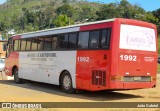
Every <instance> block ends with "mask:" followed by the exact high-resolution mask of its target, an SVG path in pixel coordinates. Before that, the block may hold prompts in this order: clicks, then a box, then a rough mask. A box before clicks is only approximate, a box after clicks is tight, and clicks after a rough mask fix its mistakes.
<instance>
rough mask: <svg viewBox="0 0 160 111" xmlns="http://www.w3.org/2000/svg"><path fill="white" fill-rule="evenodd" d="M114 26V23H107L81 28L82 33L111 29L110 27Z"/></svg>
mask: <svg viewBox="0 0 160 111" xmlns="http://www.w3.org/2000/svg"><path fill="white" fill-rule="evenodd" d="M112 25H113V22H106V23H100V24H93V25H86V26H81V27H80V31H87V30H96V29H103V28H109V27H112Z"/></svg>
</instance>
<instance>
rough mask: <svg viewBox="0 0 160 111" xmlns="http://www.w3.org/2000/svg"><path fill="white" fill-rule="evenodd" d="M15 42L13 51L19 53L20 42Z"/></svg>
mask: <svg viewBox="0 0 160 111" xmlns="http://www.w3.org/2000/svg"><path fill="white" fill-rule="evenodd" d="M13 42H14V47H13V50H14V51H18V46H19V40H14V41H13Z"/></svg>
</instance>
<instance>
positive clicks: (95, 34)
mask: <svg viewBox="0 0 160 111" xmlns="http://www.w3.org/2000/svg"><path fill="white" fill-rule="evenodd" d="M99 36H100V31H99V30H97V31H91V32H90V38H89V48H94V49H95V48H98V46H99Z"/></svg>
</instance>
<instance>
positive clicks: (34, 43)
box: [31, 37, 38, 51]
mask: <svg viewBox="0 0 160 111" xmlns="http://www.w3.org/2000/svg"><path fill="white" fill-rule="evenodd" d="M37 49H38V37H37V38H32V44H31V50H34V51H35V50H37Z"/></svg>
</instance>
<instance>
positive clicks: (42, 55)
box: [27, 53, 56, 57]
mask: <svg viewBox="0 0 160 111" xmlns="http://www.w3.org/2000/svg"><path fill="white" fill-rule="evenodd" d="M27 57H56V53H28V54H27Z"/></svg>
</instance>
